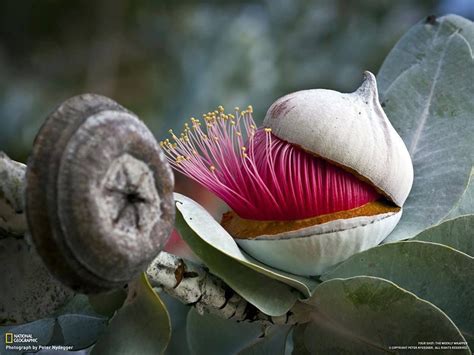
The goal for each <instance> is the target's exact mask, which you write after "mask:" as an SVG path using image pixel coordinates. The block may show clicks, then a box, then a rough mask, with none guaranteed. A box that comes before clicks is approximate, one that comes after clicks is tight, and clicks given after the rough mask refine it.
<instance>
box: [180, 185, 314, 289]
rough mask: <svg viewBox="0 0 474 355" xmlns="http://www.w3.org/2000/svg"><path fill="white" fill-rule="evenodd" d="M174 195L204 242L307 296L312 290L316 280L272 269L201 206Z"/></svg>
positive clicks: (187, 221) (191, 226) (187, 220)
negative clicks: (244, 249)
mask: <svg viewBox="0 0 474 355" xmlns="http://www.w3.org/2000/svg"><path fill="white" fill-rule="evenodd" d="M174 196H175V200H176V201H177V202H179V203H178V204H177V208H178V210H179V211H180V212H181V214H182V215H183V216H184V218H185V221H186V223H187V224H188V225H189V226H190V228H191V229H193V231H194V232H195V233H196V235H197V236H198V237H199V238H201V239H202V240H203V241H205V242H206V243H207V244H209V245H211V246H212V247H214V248H215V249H217V250H219V251H220V252H221V253H223V254H225V255H227V256H229V257H231V258H232V259H234V260H236V261H238V262H239V263H241V264H243V265H245V266H247V267H249V268H251V269H253V270H255V271H257V272H259V273H261V274H264V275H266V276H268V277H270V278H272V279H275V280H278V281H281V282H283V283H286V284H288V285H290V286H292V287H294V288H296V289H297V290H299V291H301V293H303V294H304V295H305V296H306V297H309V296H310V295H311V294H312V291H313V290H314V288H315V287H316V286H317V284H318V282H317V281H315V280H312V279H310V278H307V277H302V276H298V275H294V274H290V273H287V272H284V271H281V270H278V269H274V268H272V267H270V266H268V265H265V264H263V263H261V262H259V261H258V260H255V259H254V258H252V257H251V256H250V255H248V254H246V253H245V252H243V251H242V250H241V249H240V248H239V247H238V245H237V243H236V242H235V241H234V239H233V238H232V236H231V235H230V234H229V233H227V231H226V230H225V229H224V228H223V227H222V226H221V225H220V224H219V223H218V222H217V221H216V220H215V219H214V218H213V217H212V216H211V215H210V214H209V213H208V212H207V211H206V210H205V209H204V208H203V207H202V206H200V205H199V204H198V203H196V202H195V201H193V200H191V199H190V198H188V197H186V196H183V195H181V194H178V193H175V194H174Z"/></svg>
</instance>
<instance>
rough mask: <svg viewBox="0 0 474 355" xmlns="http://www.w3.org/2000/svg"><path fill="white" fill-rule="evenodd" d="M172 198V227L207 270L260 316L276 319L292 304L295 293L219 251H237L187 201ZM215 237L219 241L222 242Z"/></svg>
mask: <svg viewBox="0 0 474 355" xmlns="http://www.w3.org/2000/svg"><path fill="white" fill-rule="evenodd" d="M175 199H176V207H177V213H176V228H177V229H178V230H179V232H180V234H181V236H182V238H183V239H184V240H185V241H186V243H188V245H189V246H190V247H191V249H192V250H193V251H194V253H195V254H196V255H197V256H198V257H199V258H200V259H201V260H202V261H203V262H204V263H205V264H206V266H207V267H209V269H210V271H211V272H212V273H213V274H215V275H217V276H218V277H220V278H221V279H222V280H224V281H225V282H226V283H227V284H228V285H229V286H230V287H231V288H232V289H234V290H235V291H236V292H237V293H238V294H239V295H241V296H242V297H243V298H245V299H246V300H247V301H248V302H249V303H251V304H253V305H254V306H255V307H257V308H258V309H259V310H261V311H262V312H263V313H265V314H268V315H271V316H280V315H282V314H285V313H286V312H288V310H289V309H290V308H291V307H292V306H293V305H294V304H295V302H296V300H297V298H298V292H296V290H294V289H292V288H291V287H290V286H288V285H286V284H284V283H282V282H279V281H277V280H275V279H273V278H270V277H268V276H266V275H265V274H262V273H259V272H256V271H255V270H254V269H253V268H250V267H249V266H247V265H246V264H244V263H243V262H241V261H240V260H237V258H235V257H233V256H230V255H229V253H226V252H223V250H222V249H224V250H226V249H225V248H226V247H227V250H234V249H233V248H236V250H238V247H237V245H236V244H235V242H234V241H233V240H232V238H231V237H230V236H229V235H228V234H227V232H225V230H224V229H223V228H222V227H221V226H220V225H219V224H218V223H217V222H216V221H215V220H214V219H213V218H212V217H211V216H210V215H209V214H208V213H207V212H206V211H205V210H204V209H203V208H202V207H200V206H199V205H198V204H197V203H195V202H193V201H192V200H191V199H189V198H187V197H185V196H182V195H179V194H175ZM223 231H224V232H225V233H226V234H224V233H223ZM219 238H223V239H222V241H221V240H220V239H219ZM227 238H230V240H229V239H227ZM232 243H234V244H232ZM216 245H217V246H216ZM231 248H232V249H231ZM227 250H226V251H227Z"/></svg>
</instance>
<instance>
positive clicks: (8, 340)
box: [5, 333, 13, 344]
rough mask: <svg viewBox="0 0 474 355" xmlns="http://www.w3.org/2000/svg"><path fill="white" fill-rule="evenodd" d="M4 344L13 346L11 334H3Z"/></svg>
mask: <svg viewBox="0 0 474 355" xmlns="http://www.w3.org/2000/svg"><path fill="white" fill-rule="evenodd" d="M5 344H13V333H5Z"/></svg>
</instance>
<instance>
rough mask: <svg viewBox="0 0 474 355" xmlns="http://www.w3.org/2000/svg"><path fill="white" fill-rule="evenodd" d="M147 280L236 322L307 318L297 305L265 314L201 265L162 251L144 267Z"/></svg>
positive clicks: (285, 322)
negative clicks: (278, 311) (146, 268)
mask: <svg viewBox="0 0 474 355" xmlns="http://www.w3.org/2000/svg"><path fill="white" fill-rule="evenodd" d="M147 275H148V278H149V280H150V283H151V284H152V286H154V287H160V288H162V289H163V290H164V291H165V292H166V293H168V294H169V295H170V296H172V297H174V298H177V299H178V300H180V301H181V302H182V303H184V304H189V305H192V306H194V307H196V309H197V311H198V312H199V313H200V314H203V313H212V314H215V315H217V316H219V317H222V318H226V319H233V320H235V321H248V322H254V321H258V322H262V323H263V324H267V325H271V324H279V325H290V324H296V323H304V322H306V321H308V320H307V317H306V315H307V314H308V312H306V311H305V310H306V308H307V306H306V305H304V304H302V303H299V302H298V303H296V305H295V306H294V307H293V308H292V309H291V310H290V311H289V312H288V313H286V314H284V315H282V316H279V317H271V316H268V315H266V314H264V313H262V312H261V311H259V310H258V309H257V308H256V307H255V306H253V305H252V304H250V303H248V302H247V301H246V300H245V299H243V298H242V297H241V296H239V295H238V294H237V293H236V292H235V291H234V290H232V289H231V288H230V287H229V286H228V285H226V284H225V283H224V282H223V281H222V280H221V279H219V278H217V277H216V276H214V275H212V274H211V273H209V271H208V270H207V269H206V268H205V267H203V266H199V265H196V264H194V263H192V262H189V261H185V260H184V259H181V258H179V257H177V256H175V255H172V254H168V253H166V252H161V253H160V254H159V255H158V256H157V257H156V258H155V260H154V261H153V262H152V263H151V264H150V266H149V267H148V270H147Z"/></svg>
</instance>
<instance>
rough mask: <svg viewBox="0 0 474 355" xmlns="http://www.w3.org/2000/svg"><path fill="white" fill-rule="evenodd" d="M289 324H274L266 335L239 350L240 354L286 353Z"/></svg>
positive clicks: (266, 354)
mask: <svg viewBox="0 0 474 355" xmlns="http://www.w3.org/2000/svg"><path fill="white" fill-rule="evenodd" d="M290 331H291V327H289V326H277V325H275V326H273V327H272V328H271V329H269V330H268V331H267V333H266V334H265V336H264V337H263V338H261V339H258V341H256V342H254V343H253V344H251V345H249V346H247V347H246V348H244V349H243V350H241V351H240V352H239V355H284V354H285V352H286V350H287V338H288V333H289V332H290Z"/></svg>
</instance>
